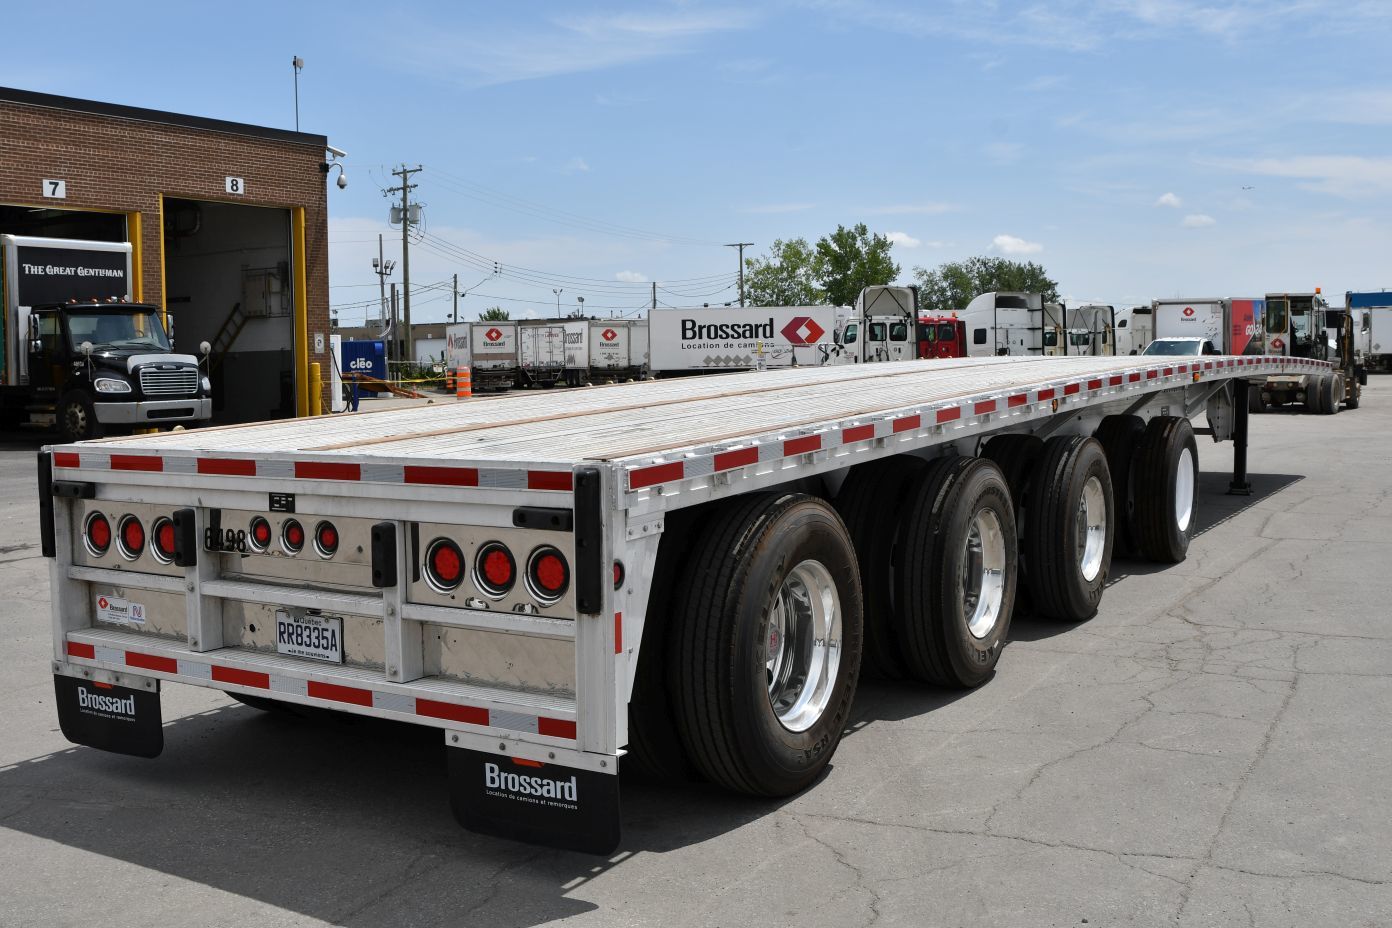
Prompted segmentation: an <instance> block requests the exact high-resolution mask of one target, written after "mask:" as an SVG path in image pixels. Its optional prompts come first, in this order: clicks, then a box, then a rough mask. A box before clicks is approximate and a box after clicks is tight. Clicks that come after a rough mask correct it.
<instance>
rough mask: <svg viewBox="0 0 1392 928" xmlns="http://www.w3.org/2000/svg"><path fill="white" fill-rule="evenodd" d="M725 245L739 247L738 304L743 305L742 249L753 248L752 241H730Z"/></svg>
mask: <svg viewBox="0 0 1392 928" xmlns="http://www.w3.org/2000/svg"><path fill="white" fill-rule="evenodd" d="M725 247H726V248H738V249H739V295H740V305H741V306H743V305H744V250H745V249H746V248H753V247H754V243H753V242H731V243H730V244H729V245H726V246H725Z"/></svg>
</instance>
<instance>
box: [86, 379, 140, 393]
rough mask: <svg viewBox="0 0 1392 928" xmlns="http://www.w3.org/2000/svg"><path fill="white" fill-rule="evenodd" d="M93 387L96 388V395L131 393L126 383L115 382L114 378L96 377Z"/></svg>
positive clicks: (121, 381) (122, 381)
mask: <svg viewBox="0 0 1392 928" xmlns="http://www.w3.org/2000/svg"><path fill="white" fill-rule="evenodd" d="M93 386H95V387H96V388H97V392H98V393H129V392H131V387H130V384H128V383H126V382H125V381H124V380H117V379H116V378H114V377H98V378H97V380H96V383H94V384H93Z"/></svg>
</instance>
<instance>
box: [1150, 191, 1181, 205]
mask: <svg viewBox="0 0 1392 928" xmlns="http://www.w3.org/2000/svg"><path fill="white" fill-rule="evenodd" d="M1155 205H1156V206H1168V207H1170V208H1171V209H1179V205H1180V199H1179V197H1177V196H1175V195H1174V194H1173V193H1162V194H1160V199H1158V200H1156V201H1155Z"/></svg>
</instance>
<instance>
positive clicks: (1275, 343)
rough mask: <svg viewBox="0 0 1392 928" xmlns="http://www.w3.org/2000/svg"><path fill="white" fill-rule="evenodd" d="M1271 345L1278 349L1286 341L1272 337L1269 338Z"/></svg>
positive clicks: (1283, 345)
mask: <svg viewBox="0 0 1392 928" xmlns="http://www.w3.org/2000/svg"><path fill="white" fill-rule="evenodd" d="M1271 347H1272V348H1275V349H1276V350H1277V351H1280V350H1281V349H1282V348H1284V347H1286V343H1285V342H1283V341H1281V339H1279V338H1273V339H1272V340H1271Z"/></svg>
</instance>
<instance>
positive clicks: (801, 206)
mask: <svg viewBox="0 0 1392 928" xmlns="http://www.w3.org/2000/svg"><path fill="white" fill-rule="evenodd" d="M816 205H817V204H816V203H763V204H760V205H759V206H746V207H743V208H742V209H740V212H741V213H753V214H755V215H764V214H777V213H800V212H802V211H803V210H808V209H811V208H812V207H814V206H816Z"/></svg>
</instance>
